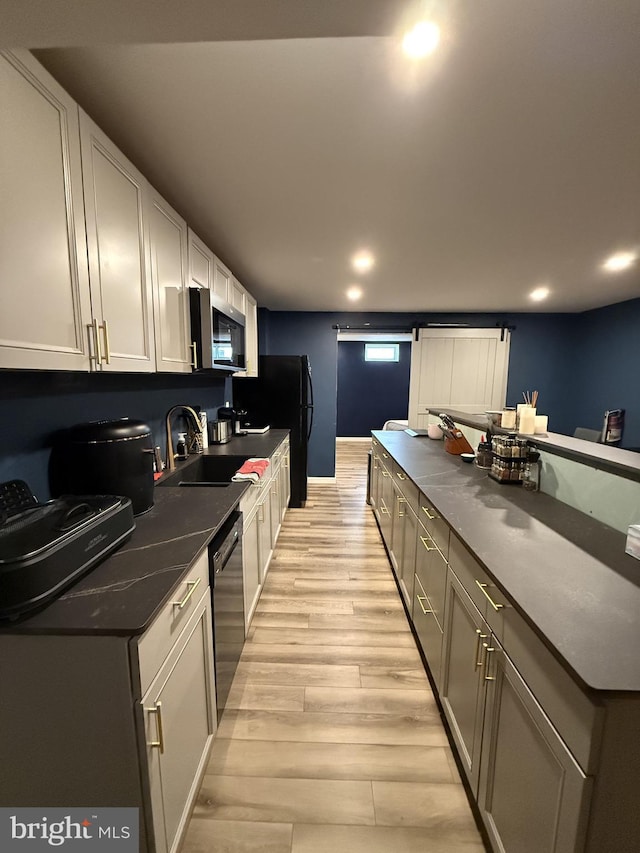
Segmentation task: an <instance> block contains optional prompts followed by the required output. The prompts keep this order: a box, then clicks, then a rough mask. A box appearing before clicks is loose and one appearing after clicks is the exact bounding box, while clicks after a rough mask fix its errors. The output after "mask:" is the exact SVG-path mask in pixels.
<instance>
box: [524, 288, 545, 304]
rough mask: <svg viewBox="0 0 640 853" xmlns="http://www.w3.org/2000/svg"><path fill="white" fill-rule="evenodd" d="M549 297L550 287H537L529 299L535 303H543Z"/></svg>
mask: <svg viewBox="0 0 640 853" xmlns="http://www.w3.org/2000/svg"><path fill="white" fill-rule="evenodd" d="M548 295H549V288H548V287H536V289H535V290H532V291H531V293H530V294H529V299H533V301H534V302H541V301H542V300H543V299H546V298H547V296H548Z"/></svg>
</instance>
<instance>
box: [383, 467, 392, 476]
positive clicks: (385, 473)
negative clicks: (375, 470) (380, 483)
mask: <svg viewBox="0 0 640 853" xmlns="http://www.w3.org/2000/svg"><path fill="white" fill-rule="evenodd" d="M382 476H383V477H390V476H391V474H389V472H388V471H385V470H384V468H383V469H382Z"/></svg>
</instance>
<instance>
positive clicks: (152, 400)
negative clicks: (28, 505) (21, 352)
mask: <svg viewBox="0 0 640 853" xmlns="http://www.w3.org/2000/svg"><path fill="white" fill-rule="evenodd" d="M225 399H229V400H230V399H231V382H230V380H228V379H226V378H225V377H221V376H219V375H215V374H213V373H211V374H209V375H204V374H203V375H193V376H192V375H184V376H182V375H176V374H161V373H156V374H123V373H119V374H116V373H109V374H90V373H66V372H64V373H62V372H56V371H51V372H49V371H42V372H35V371H34V372H32V371H0V431H1V434H0V442H1V444H0V448H1V449H0V482H4V481H5V480H13V479H20V480H26V482H27V483H28V484H29V486H30V487H31V489H32V490H33V492H34V494H35V495H36V497H37V498H38V499H39V500H40V501H45V500H48V499H49V497H50V494H49V478H48V465H49V455H50V447H51V436H52V434H53V433H54V432H56V431H57V430H60V429H65V428H67V427H70V426H73V425H74V424H78V423H84V422H86V421H95V420H112V419H116V418H126V417H128V418H134V419H137V420H142V421H144V422H145V423H147V424H148V425H149V426H150V427H151V430H152V432H153V437H154V442H155V444H158V445H160V447H161V448H162V453H163V456H164V454H165V452H166V446H165V445H166V442H165V438H164V433H165V415H166V413H167V412H168V411H169V409H170V408H171V407H172V406H175V405H176V404H178V403H185V404H187V405H190V406H194V407H196V408H200V409H201V410H204V411H206V412H207V415H208V417H209V419H211V418H215V415H216V412H217V409H218V407H219V406H222V405H224V401H225ZM178 425H179V419H178V421H177V423H176V424H175V427H176V428H177V427H178Z"/></svg>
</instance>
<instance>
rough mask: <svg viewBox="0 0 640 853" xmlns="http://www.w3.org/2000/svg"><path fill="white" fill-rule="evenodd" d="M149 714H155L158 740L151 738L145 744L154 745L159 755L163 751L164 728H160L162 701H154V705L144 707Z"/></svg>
mask: <svg viewBox="0 0 640 853" xmlns="http://www.w3.org/2000/svg"><path fill="white" fill-rule="evenodd" d="M145 711H146V712H147V713H149V714H155V715H156V726H157V729H158V740H152V741H149V742H148V743H147V746H154V747H156V748H157V749H159V750H160V755H162V754H163V753H164V729H163V728H162V702H156V704H155V707H153V708H145Z"/></svg>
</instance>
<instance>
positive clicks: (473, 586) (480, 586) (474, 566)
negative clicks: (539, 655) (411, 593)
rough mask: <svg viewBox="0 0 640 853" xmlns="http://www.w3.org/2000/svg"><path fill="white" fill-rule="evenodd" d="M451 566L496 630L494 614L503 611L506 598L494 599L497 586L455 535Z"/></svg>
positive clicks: (450, 558) (499, 634) (453, 536)
mask: <svg viewBox="0 0 640 853" xmlns="http://www.w3.org/2000/svg"><path fill="white" fill-rule="evenodd" d="M449 565H450V566H451V568H452V569H453V571H454V573H455V575H456V576H457V578H458V580H459V581H460V583H461V584H462V586H463V587H464V588H465V590H466V591H467V593H468V595H469V597H470V598H471V600H472V601H473V603H474V604H475V606H476V607H477V608H478V610H479V611H480V613H481V614H482V615H483V616H484V618H485V619H487V621H488V622H489V624H490V625H491V627H492V628H494V626H495V621H494V620H492V614H495V613H497V612H499V611H500V610H501V609H502V606H503V602H504V597H501V598H500V601H498V600H497V595H496V596H495V597H494V594H495V593H496V588H495V584H493V583H492V582H491V581H490V580H489V576H488V575H487V573H486V572H485V570H484V569H483V568H482V566H481V565H480V563H478V561H477V560H476V559H475V558H474V557H473V556H472V555H471V554H470V553H469V551H467V549H466V547H465V546H464V545H463V544H462V542H461V541H460V540H459V539H458V537H457V536H456V535H455V534H453V533H452V534H451V539H450V541H449ZM491 602H492V603H491ZM496 608H497V609H496ZM496 635H497V636H498V637H500V638H501V632H500V631H496Z"/></svg>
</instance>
